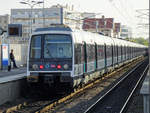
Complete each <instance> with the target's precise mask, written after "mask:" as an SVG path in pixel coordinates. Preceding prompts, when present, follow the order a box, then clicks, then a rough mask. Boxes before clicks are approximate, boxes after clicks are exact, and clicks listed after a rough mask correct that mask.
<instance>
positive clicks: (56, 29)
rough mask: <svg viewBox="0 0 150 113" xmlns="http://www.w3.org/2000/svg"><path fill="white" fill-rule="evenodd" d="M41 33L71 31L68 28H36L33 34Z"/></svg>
mask: <svg viewBox="0 0 150 113" xmlns="http://www.w3.org/2000/svg"><path fill="white" fill-rule="evenodd" d="M42 31H72V29H71V28H69V27H47V28H37V29H36V30H35V31H34V32H42Z"/></svg>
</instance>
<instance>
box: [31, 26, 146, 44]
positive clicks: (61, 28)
mask: <svg viewBox="0 0 150 113" xmlns="http://www.w3.org/2000/svg"><path fill="white" fill-rule="evenodd" d="M49 32H61V33H63V32H64V33H66V32H72V33H73V34H74V33H75V34H76V33H79V35H81V34H82V35H81V36H82V37H85V39H84V40H88V39H89V40H91V38H90V37H89V36H87V35H93V36H94V38H95V41H96V42H99V43H107V44H109V45H111V44H112V43H114V44H117V45H120V46H121V45H122V46H129V45H130V46H133V47H135V46H136V47H146V46H144V45H141V44H137V43H134V42H130V41H126V40H122V39H117V38H112V37H108V36H104V35H101V34H97V33H91V32H88V31H83V30H77V29H72V28H70V27H68V26H65V25H54V26H51V27H47V28H37V29H36V30H35V31H34V33H33V35H34V34H43V33H49ZM80 33H81V34H80ZM87 37H89V38H88V39H87ZM99 38H101V39H102V40H101V41H100V40H98V39H99ZM79 40H80V39H79Z"/></svg>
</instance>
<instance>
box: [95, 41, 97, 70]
mask: <svg viewBox="0 0 150 113" xmlns="http://www.w3.org/2000/svg"><path fill="white" fill-rule="evenodd" d="M96 69H97V44H96V42H95V70H96Z"/></svg>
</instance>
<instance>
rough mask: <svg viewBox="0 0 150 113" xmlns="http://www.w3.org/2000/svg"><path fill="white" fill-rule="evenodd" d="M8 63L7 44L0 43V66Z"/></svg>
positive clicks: (5, 65)
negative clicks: (0, 63)
mask: <svg viewBox="0 0 150 113" xmlns="http://www.w3.org/2000/svg"><path fill="white" fill-rule="evenodd" d="M8 65H9V45H8V44H2V66H3V67H7V66H8Z"/></svg>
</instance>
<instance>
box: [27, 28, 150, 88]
mask: <svg viewBox="0 0 150 113" xmlns="http://www.w3.org/2000/svg"><path fill="white" fill-rule="evenodd" d="M29 45H30V46H29V54H28V60H27V67H28V68H27V74H28V75H27V81H28V82H29V83H33V84H40V85H48V86H50V87H51V86H52V87H53V86H59V85H67V86H69V87H71V88H75V87H78V86H79V85H82V84H86V83H87V82H89V81H91V80H94V79H95V78H97V77H100V76H102V74H103V73H106V72H109V71H111V70H113V69H115V68H116V67H119V66H120V65H122V64H124V63H126V62H129V61H132V60H133V59H136V58H138V57H141V56H143V55H145V54H146V52H147V47H146V46H143V45H140V44H136V43H133V42H129V41H125V40H121V39H116V38H111V37H108V36H104V35H100V34H97V33H91V32H87V31H81V30H76V29H71V28H70V27H65V26H63V27H62V26H60V27H59V26H56V27H49V28H39V29H37V30H35V32H34V33H33V34H32V36H31V38H30V41H29Z"/></svg>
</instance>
